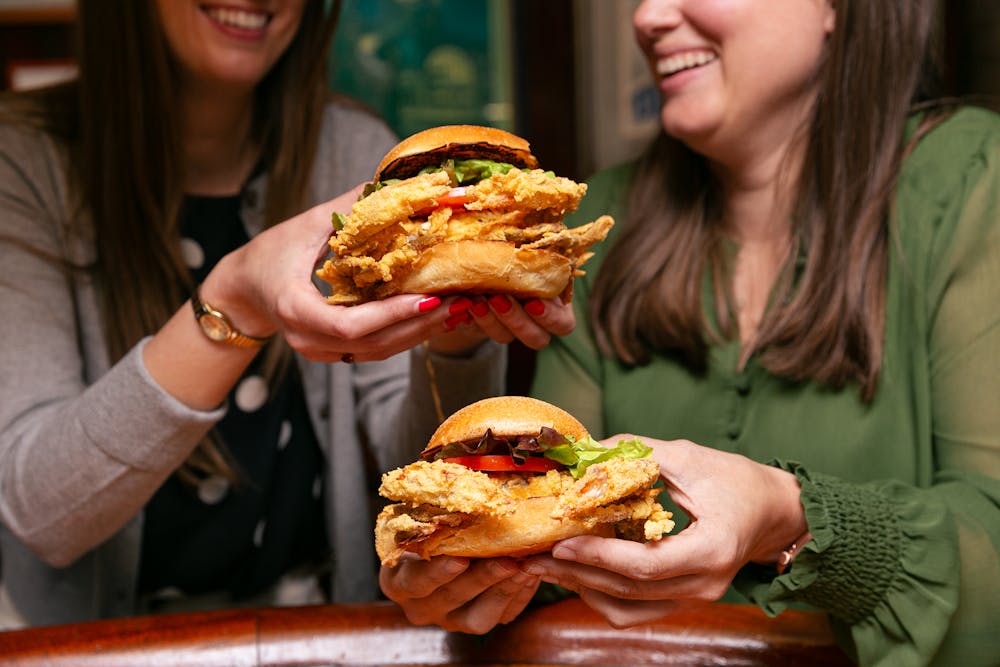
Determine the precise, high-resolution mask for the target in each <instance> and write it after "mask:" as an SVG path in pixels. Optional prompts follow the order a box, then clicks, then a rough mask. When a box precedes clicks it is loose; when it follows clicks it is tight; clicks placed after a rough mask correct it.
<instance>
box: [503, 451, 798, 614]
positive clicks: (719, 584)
mask: <svg viewBox="0 0 1000 667" xmlns="http://www.w3.org/2000/svg"><path fill="white" fill-rule="evenodd" d="M630 437H633V436H628V435H620V436H616V437H614V438H610V439H609V440H610V441H613V442H617V441H618V440H620V439H625V438H630ZM643 441H644V442H646V443H647V444H649V445H651V446H652V447H653V450H654V454H653V455H654V456H655V457H656V459H657V461H658V462H659V464H660V474H661V476H662V477H663V480H664V482H665V484H666V490H667V491H668V492H669V493H670V496H671V498H672V499H673V500H674V502H675V503H677V505H678V506H679V507H680V508H681V509H683V510H684V511H685V512H686V513H687V514H688V516H689V517H690V519H691V523H690V524H689V525H688V526H687V527H686V528H685V529H684V530H683V531H681V532H680V533H677V534H675V535H666V536H664V537H663V538H662V539H661V540H659V541H657V542H649V543H646V544H641V543H638V542H629V541H626V540H618V539H612V538H600V537H576V538H572V539H568V540H564V541H563V542H561V543H559V544H557V545H556V546H555V548H554V549H553V550H552V553H551V555H544V556H536V557H533V558H531V559H529V560H528V561H527V562H526V563H525V564H524V566H523V569H524V571H525V572H527V573H529V574H535V575H538V576H540V577H541V578H542V580H543V581H548V582H551V583H555V584H559V585H561V586H564V587H566V588H569V589H571V590H573V591H576V592H577V593H578V594H579V595H580V597H581V598H582V599H583V600H584V601H585V602H586V603H587V604H588V605H589V606H591V607H592V608H594V609H595V610H597V611H598V612H600V613H601V614H602V615H604V616H605V617H606V618H607V619H608V621H609V622H610V623H611V624H613V625H615V626H617V627H625V626H630V625H635V624H637V623H642V622H645V621H650V620H653V619H655V618H660V617H662V616H665V615H667V614H669V613H670V612H671V611H672V610H673V608H674V607H675V605H676V601H677V600H703V601H713V600H717V599H719V598H720V597H722V595H723V594H724V593H725V592H726V590H727V589H728V588H729V585H730V583H731V582H732V580H733V577H734V576H735V575H736V573H737V571H738V570H739V569H740V568H741V567H743V566H744V565H745V564H747V563H748V562H751V561H754V562H761V563H773V562H775V561H776V560H777V558H778V555H779V554H780V553H781V551H782V550H783V549H784V548H786V547H787V546H788V545H790V544H791V543H792V542H793V541H794V540H795V539H796V538H798V537H799V536H800V535H801V534H802V533H803V532H805V526H806V524H805V516H804V512H803V509H802V505H801V503H800V502H799V484H798V480H796V478H795V477H794V475H792V474H790V473H787V472H785V471H783V470H780V469H779V468H774V467H771V466H766V465H763V464H760V463H756V462H754V461H752V460H750V459H748V458H746V457H744V456H739V455H737V454H730V453H727V452H722V451H719V450H716V449H711V448H708V447H701V446H699V445H696V444H694V443H691V442H687V441H673V442H663V441H655V440H650V439H648V438H643Z"/></svg>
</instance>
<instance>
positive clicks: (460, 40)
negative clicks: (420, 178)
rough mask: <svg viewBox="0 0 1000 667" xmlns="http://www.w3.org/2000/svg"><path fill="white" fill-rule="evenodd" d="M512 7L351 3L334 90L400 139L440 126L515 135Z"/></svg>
mask: <svg viewBox="0 0 1000 667" xmlns="http://www.w3.org/2000/svg"><path fill="white" fill-rule="evenodd" d="M509 11H510V8H509V3H508V2H507V0H345V2H344V3H343V11H342V14H341V19H340V26H339V28H338V30H337V36H336V39H335V41H334V48H333V50H332V51H331V54H330V58H331V62H330V72H331V84H332V86H333V87H334V89H335V90H338V91H340V92H343V93H345V94H347V95H350V96H352V97H354V98H356V99H359V100H361V101H362V102H364V103H366V104H367V105H369V106H370V107H372V108H373V109H374V110H375V111H377V112H378V113H380V114H381V115H382V116H383V117H384V118H385V119H386V121H387V122H388V123H389V125H390V126H392V128H393V129H394V130H395V131H396V132H397V133H398V134H399V135H400V136H406V135H409V134H412V133H413V132H416V131H419V130H422V129H425V128H428V127H432V126H435V125H447V124H453V123H474V124H480V125H492V126H494V127H502V128H504V129H514V128H513V124H514V109H513V91H512V80H511V69H512V66H513V56H512V53H511V46H510V23H511V20H510V14H509Z"/></svg>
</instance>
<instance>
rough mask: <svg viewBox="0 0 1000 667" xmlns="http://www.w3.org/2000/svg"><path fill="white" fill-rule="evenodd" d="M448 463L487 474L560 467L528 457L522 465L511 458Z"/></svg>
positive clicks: (459, 459)
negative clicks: (486, 472)
mask: <svg viewBox="0 0 1000 667" xmlns="http://www.w3.org/2000/svg"><path fill="white" fill-rule="evenodd" d="M444 460H445V461H448V462H449V463H458V464H461V465H463V466H465V467H466V468H471V469H472V470H483V471H488V472H548V471H549V470H556V469H558V468H559V467H561V466H562V464H561V463H559V462H558V461H553V460H552V459H547V458H545V457H544V456H529V457H528V458H527V460H525V462H524V463H521V464H519V463H517V461H515V460H514V457H513V456H500V455H491V456H453V457H451V458H447V459H444Z"/></svg>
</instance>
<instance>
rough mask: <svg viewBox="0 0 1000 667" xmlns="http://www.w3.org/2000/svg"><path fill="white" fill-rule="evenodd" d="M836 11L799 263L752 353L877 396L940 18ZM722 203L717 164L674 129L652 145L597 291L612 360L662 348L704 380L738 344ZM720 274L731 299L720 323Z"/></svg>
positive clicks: (799, 228)
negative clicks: (720, 350)
mask: <svg viewBox="0 0 1000 667" xmlns="http://www.w3.org/2000/svg"><path fill="white" fill-rule="evenodd" d="M836 17H837V18H836V26H835V28H834V30H833V33H832V34H831V35H830V37H829V39H828V43H827V46H826V50H825V54H824V57H823V61H822V63H821V66H820V71H819V74H818V76H819V82H818V89H819V94H818V97H817V99H816V102H815V106H814V109H813V111H812V116H811V119H810V122H809V125H808V127H807V128H804V130H803V131H804V133H805V134H804V141H805V146H806V148H805V159H804V161H803V167H802V170H801V173H800V174H797V175H796V176H797V178H796V179H795V180H794V181H793V182H794V183H796V190H795V198H794V206H793V224H794V231H795V234H796V240H797V250H798V254H797V253H796V252H794V251H793V253H792V255H793V257H792V258H791V259H790V260H789V262H790V264H789V266H787V267H786V270H785V271H784V273H783V277H782V278H779V281H778V284H777V285H776V286H775V295H774V298H773V299H772V305H771V306H770V308H769V309H768V311H767V313H766V314H765V316H764V319H763V321H762V322H761V324H760V329H759V331H758V334H757V337H756V338H755V340H754V343H753V350H752V351H756V352H759V353H760V360H761V363H762V364H763V365H764V366H765V367H766V368H768V369H769V370H770V371H771V372H773V373H775V374H777V375H780V376H782V377H786V378H789V379H792V380H796V381H802V380H808V379H812V380H817V381H819V382H822V383H825V384H828V385H830V386H833V387H836V388H840V387H843V386H845V385H846V384H847V383H848V382H851V381H856V382H858V383H859V385H860V387H861V390H862V395H863V397H864V398H865V399H866V400H870V399H871V397H872V396H873V395H874V392H875V388H876V385H877V381H878V373H879V367H880V365H881V362H882V335H883V329H884V309H885V307H884V301H885V282H886V275H887V271H888V261H889V253H888V251H889V228H888V219H889V208H890V201H891V197H892V192H893V189H894V186H895V182H896V177H897V174H898V171H899V165H900V161H901V157H902V154H903V147H902V146H901V141H902V137H903V135H904V130H905V125H906V122H907V118H908V115H909V111H910V109H911V108H912V105H913V104H914V102H916V101H917V100H919V99H920V98H922V97H924V96H927V95H928V94H930V92H931V90H929V88H930V87H932V85H933V79H932V76H933V74H934V72H935V71H936V67H934V65H935V61H934V60H933V53H934V51H933V49H932V48H931V43H932V27H933V25H934V18H935V12H934V6H933V1H932V0H894V1H893V0H885V1H881V2H867V1H860V0H837V2H836ZM886 26H891V36H889V35H887V34H886ZM722 196H723V193H722V189H721V187H720V185H719V183H718V182H717V180H716V179H715V178H714V177H713V175H712V172H711V170H710V169H709V167H708V165H707V162H706V160H705V159H704V158H702V157H701V156H700V155H698V154H696V153H694V152H693V151H692V150H690V149H689V148H687V147H686V146H685V145H683V144H681V143H680V142H679V141H677V140H675V139H673V138H670V137H668V136H666V135H665V134H664V135H661V136H660V137H659V138H658V139H657V140H656V141H655V142H654V143H653V145H652V146H651V147H650V149H649V150H648V151H647V152H646V154H645V155H644V157H643V158H642V160H641V161H640V163H639V165H638V168H637V170H636V176H635V179H634V182H633V187H632V190H631V195H630V200H629V214H628V219H627V220H626V221H625V224H624V225H623V231H622V233H621V236H620V237H619V239H618V240H617V242H616V244H615V246H614V247H613V248H612V249H611V250H609V252H608V255H607V258H606V259H605V261H604V262H603V265H602V267H601V270H600V273H599V275H598V276H597V278H596V281H595V287H594V292H593V294H592V301H591V319H592V324H593V326H594V329H595V332H596V335H597V339H598V344H599V345H600V347H601V349H602V351H603V352H604V353H605V354H607V355H609V356H615V357H617V358H618V359H620V360H621V361H622V362H624V363H625V364H628V365H642V364H646V363H648V362H649V360H650V358H651V355H652V353H653V352H656V351H660V352H664V353H668V354H672V355H676V356H678V357H679V358H680V359H682V360H683V361H684V362H685V363H686V364H688V365H689V367H691V368H692V369H693V370H695V371H701V370H704V368H705V367H706V363H707V361H706V356H707V349H708V345H709V342H710V341H711V340H719V339H724V338H732V337H734V336H735V335H737V334H736V332H735V323H734V318H733V317H732V312H733V309H732V298H731V294H730V288H729V281H728V278H727V269H726V264H727V262H726V258H725V245H724V243H723V236H722V231H721V224H720V223H721V213H722V211H721V205H720V200H721V197H722ZM637 257H642V258H644V259H643V261H641V262H639V261H636V258H637ZM802 258H804V263H802V267H803V268H802V269H801V271H798V270H797V269H796V261H797V260H798V259H802ZM706 275H707V276H708V279H710V280H711V281H712V285H713V289H714V291H715V295H716V299H715V303H716V312H715V322H714V323H711V324H710V323H708V322H707V321H706V319H705V316H704V309H703V307H704V304H703V302H702V286H703V282H704V280H705V279H706Z"/></svg>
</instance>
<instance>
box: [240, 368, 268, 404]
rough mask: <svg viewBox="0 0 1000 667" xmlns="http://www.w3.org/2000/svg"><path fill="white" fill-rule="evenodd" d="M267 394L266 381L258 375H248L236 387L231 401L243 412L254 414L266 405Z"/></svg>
mask: <svg viewBox="0 0 1000 667" xmlns="http://www.w3.org/2000/svg"><path fill="white" fill-rule="evenodd" d="M267 394H268V392H267V381H265V380H264V378H262V377H261V376H259V375H250V376H247V377H245V378H244V379H243V380H242V381H241V382H240V384H239V386H237V387H236V393H235V395H234V397H233V400H234V401H235V402H236V407H238V408H239V409H240V410H242V411H243V412H256V411H257V410H259V409H260V408H261V406H263V405H264V404H265V403H267Z"/></svg>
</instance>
